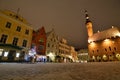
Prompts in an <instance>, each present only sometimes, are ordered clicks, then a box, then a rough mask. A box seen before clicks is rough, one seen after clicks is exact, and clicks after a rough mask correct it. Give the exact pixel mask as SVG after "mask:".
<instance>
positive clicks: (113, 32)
mask: <svg viewBox="0 0 120 80" xmlns="http://www.w3.org/2000/svg"><path fill="white" fill-rule="evenodd" d="M119 34H120V31H119V29H118V28H117V27H113V28H110V29H107V30H104V31H101V32H98V33H95V34H93V36H91V37H89V39H88V40H89V41H90V42H91V41H98V40H103V39H107V38H111V37H115V36H120V35H119Z"/></svg>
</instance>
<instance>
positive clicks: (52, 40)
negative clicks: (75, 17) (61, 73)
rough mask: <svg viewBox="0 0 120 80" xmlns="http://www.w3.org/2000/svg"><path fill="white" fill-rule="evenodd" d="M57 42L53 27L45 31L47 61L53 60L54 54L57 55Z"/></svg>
mask: <svg viewBox="0 0 120 80" xmlns="http://www.w3.org/2000/svg"><path fill="white" fill-rule="evenodd" d="M58 43H59V41H58V36H57V35H56V33H55V31H54V29H52V30H51V31H50V32H48V33H47V44H46V56H47V60H48V61H49V62H50V61H52V62H55V61H56V56H57V55H59V51H58V46H59V44H58Z"/></svg>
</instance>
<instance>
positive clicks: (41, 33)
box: [32, 27, 46, 61]
mask: <svg viewBox="0 0 120 80" xmlns="http://www.w3.org/2000/svg"><path fill="white" fill-rule="evenodd" d="M32 48H35V51H36V54H37V55H36V56H37V60H38V61H44V58H46V54H45V51H46V32H45V28H44V27H42V28H40V29H38V30H36V31H34V32H33V37H32Z"/></svg>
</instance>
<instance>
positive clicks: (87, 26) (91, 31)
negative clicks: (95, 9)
mask: <svg viewBox="0 0 120 80" xmlns="http://www.w3.org/2000/svg"><path fill="white" fill-rule="evenodd" d="M85 18H86V22H85V25H86V28H87V31H88V37H90V36H92V35H93V29H92V22H91V21H90V19H89V16H88V13H87V10H85Z"/></svg>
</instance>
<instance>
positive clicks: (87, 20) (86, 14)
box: [85, 10, 91, 24]
mask: <svg viewBox="0 0 120 80" xmlns="http://www.w3.org/2000/svg"><path fill="white" fill-rule="evenodd" d="M85 18H86V24H87V23H88V22H91V21H90V20H89V16H88V12H87V10H85Z"/></svg>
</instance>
